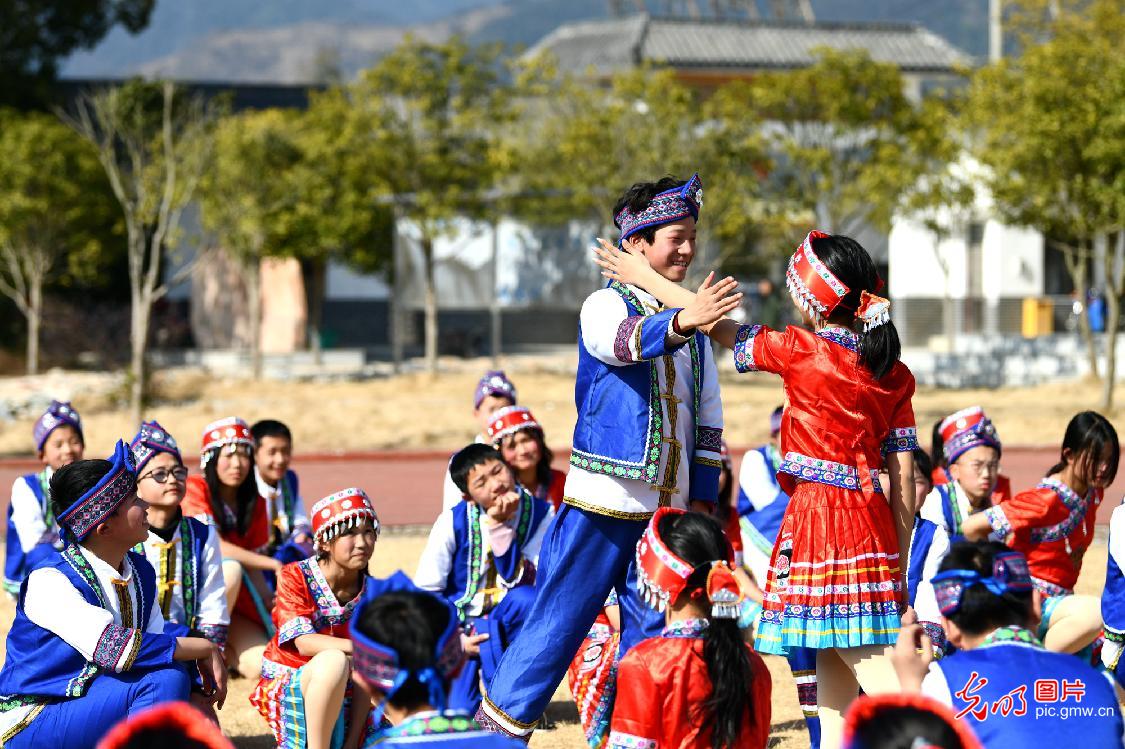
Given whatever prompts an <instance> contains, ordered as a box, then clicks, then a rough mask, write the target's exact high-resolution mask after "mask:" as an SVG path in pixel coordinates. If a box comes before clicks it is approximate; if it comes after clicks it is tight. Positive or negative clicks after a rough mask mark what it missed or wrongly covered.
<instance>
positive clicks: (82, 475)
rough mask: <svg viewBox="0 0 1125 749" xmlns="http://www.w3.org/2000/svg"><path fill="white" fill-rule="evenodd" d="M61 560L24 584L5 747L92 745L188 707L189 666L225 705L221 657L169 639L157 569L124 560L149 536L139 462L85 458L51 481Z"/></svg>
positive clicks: (0, 706)
mask: <svg viewBox="0 0 1125 749" xmlns="http://www.w3.org/2000/svg"><path fill="white" fill-rule="evenodd" d="M51 502H52V504H53V509H54V512H55V517H57V518H58V521H59V526H60V528H61V531H62V536H63V540H64V543H65V546H64V549H63V551H62V552H61V553H60V554H58V555H55V556H54V557H53V558H51V559H49V560H47V561H45V562H43V563H42V564H41V566H39V567H37V568H36V569H34V570H32V571H31V573H30V574H29V575H28V576H27V579H26V580H25V581H24V583H23V585H22V587H21V589H20V596H19V601H18V604H17V606H16V618H15V621H14V622H13V624H12V628H11V631H10V632H9V633H8V641H7V653H6V657H5V660H4V668H3V669H2V670H0V695H2V696H0V743H2V744H3V745H4V746H5V747H9V749H18V748H19V747H67V749H84V748H85V747H93V746H94V745H95V744H96V743H97V741H98V739H99V738H100V737H101V736H103V735H105V733H106V732H107V731H109V729H110V728H111V727H112V726H113V725H114V724H116V723H117V722H118V721H120V720H121V719H122V718H124V717H126V716H128V715H132V714H134V713H136V712H139V711H141V710H144V709H146V708H148V707H151V706H152V705H155V704H159V703H162V702H168V701H170V700H186V699H187V697H188V691H189V688H190V678H189V676H188V672H187V669H186V668H184V666H183V665H181V664H180V663H177V661H185V662H191V661H194V662H195V663H196V665H197V666H198V668H199V671H200V674H201V676H202V680H203V683H204V685H205V688H206V689H207V691H208V692H209V693H210V694H211V696H212V697H214V699H215V702H216V704H217V705H218V706H220V707H221V706H222V702H223V700H224V698H225V696H226V675H225V672H224V671H223V668H222V655H221V654H220V652H219V649H218V648H217V647H216V646H215V644H214V643H212V642H211V641H209V640H206V639H204V638H202V637H176V636H173V635H170V634H167V633H165V622H164V617H163V615H162V614H161V613H160V607H159V606H156V605H154V604H155V602H156V600H157V596H156V579H155V574H154V573H153V569H152V566H151V565H150V564H149V563H148V562H147V561H145V558H144V557H143V556H141V555H140V554H136V553H134V552H131V551H129V549H131V548H132V547H133V546H135V545H137V544H139V543H141V542H143V541H144V540H145V538H146V537H147V536H148V521H147V520H146V518H145V509H146V508H145V502H144V500H142V499H141V498H140V497H139V496H137V475H136V472H135V471H134V468H133V458H132V455H131V453H130V452H129V448H128V446H127V445H125V443H124V442H118V443H117V447H116V449H115V450H114V454H113V456H112V457H111V458H110V459H109V460H82V461H78V462H76V463H71V464H70V465H68V466H65V467H63V468H60V469H59V470H58V471H56V472H55V475H54V476H52V477H51Z"/></svg>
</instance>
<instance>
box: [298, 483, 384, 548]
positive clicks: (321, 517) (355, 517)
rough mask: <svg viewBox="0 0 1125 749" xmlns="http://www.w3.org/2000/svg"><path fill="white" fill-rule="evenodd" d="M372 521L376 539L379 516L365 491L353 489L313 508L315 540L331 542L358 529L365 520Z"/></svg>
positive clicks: (327, 499) (318, 503)
mask: <svg viewBox="0 0 1125 749" xmlns="http://www.w3.org/2000/svg"><path fill="white" fill-rule="evenodd" d="M365 518H366V519H368V520H370V521H371V526H372V528H374V529H375V538H376V539H377V538H378V537H379V516H378V515H376V514H375V508H374V507H372V506H371V499H370V498H369V497H368V496H367V493H366V492H365V491H363V489H357V488H355V487H351V488H349V489H344V490H343V491H339V492H336V493H335V494H330V495H328V496H327V497H325V498H324V499H321V500H319V501H317V503H316V504H315V505H313V508H312V531H313V538H315V539H316V540H317V541H325V542H327V541H331V540H332V539H334V538H335V537H336V536H338V535H340V533H342V532H343V531H346V530H349V529H351V528H355V527H357V526H358V525H359V524H360V522H361V521H362V520H364V519H365Z"/></svg>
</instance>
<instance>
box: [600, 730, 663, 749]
mask: <svg viewBox="0 0 1125 749" xmlns="http://www.w3.org/2000/svg"><path fill="white" fill-rule="evenodd" d="M657 746H658V744H657V743H656V739H649V738H645V737H644V736H634V735H633V734H631V733H624V732H622V731H611V732H610V734H609V743H608V747H609V749H656V748H657Z"/></svg>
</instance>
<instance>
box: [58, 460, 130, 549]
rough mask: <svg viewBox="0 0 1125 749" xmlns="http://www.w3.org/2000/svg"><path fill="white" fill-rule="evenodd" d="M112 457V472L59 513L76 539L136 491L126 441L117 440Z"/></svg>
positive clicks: (64, 524)
mask: <svg viewBox="0 0 1125 749" xmlns="http://www.w3.org/2000/svg"><path fill="white" fill-rule="evenodd" d="M109 460H110V463H112V467H111V468H110V470H109V472H108V473H106V475H105V476H103V477H102V478H101V479H99V480H98V483H97V484H95V485H94V487H93V488H92V489H90V490H89V491H88V492H86V493H85V494H83V495H82V496H81V497H79V498H78V500H77V501H76V502H75V503H74V504H72V505H71V506H70V507H68V508H66V511H65V512H63V513H62V514H60V515H59V525H61V526H62V527H63V528H64V529H65V530H66V531H67V533H68V535H69V536H71V537H72V538H73V539H74V540H75V541H82V540H83V539H85V538H86V536H88V535H90V532H91V531H93V530H94V528H96V527H97V526H98V524H99V523H101V522H102V521H104V520H105V519H106V518H107V517H109V515H110V514H112V513H113V512H114V511H115V510H116V509H117V508H118V507H120V506H121V503H122V502H124V501H125V500H126V499H127V498H128V497H129V496H131V495H135V494H136V489H137V474H136V473H135V472H134V470H133V454H132V453H131V452H129V448H128V447H127V446H126V445H125V443H124V442H122V441H121V440H118V441H117V446H116V448H114V452H113V455H112V456H110V459H109Z"/></svg>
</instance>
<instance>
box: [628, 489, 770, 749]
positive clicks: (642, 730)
mask: <svg viewBox="0 0 1125 749" xmlns="http://www.w3.org/2000/svg"><path fill="white" fill-rule="evenodd" d="M672 514H684V511H683V510H676V509H672V508H668V507H664V508H661V509H659V510H657V511H656V514H655V515H653V517H652V520H651V521H649V525H648V528H647V529H646V530H645V533H644V536H642V537H641V540H640V542H639V543H638V544H637V579H638V585H639V587H640V590H641V593H642V595H643V596H644V598H645V600H646V602H647V603H648V604H649V605H650V606H652V607H653V608H657V609H659V610H661V611H663V610H664V609H665V608H667V607H668V606H669V605H671V604H672V603H673V602H674V601H675V600H676V599H677V598H678V597H679V596H680V594H681V592H683V590H684V588H685V587H686V584H687V581H688V578H690V577H691V576H692V574H694V573H695V571H696V569H697V568H696V567H693V566H692V565H691V564H689V563H688V562H686V561H684V560H683V559H681V558H680V557H678V556H676V555H675V554H674V553H673V552H672V550H671V549H670V548H669V547H668V546H667V545H666V544H665V543H664V541H663V539H662V538H661V537H660V534H659V526H660V521H661V519H663V518H664V517H665V516H666V515H672ZM704 564H705V565H707V566H710V568H711V571H710V573H709V574H708V576H707V585H706V589H705V590H704V592H705V593H706V601H707V602H708V603H710V604H711V618H713V619H736V618H737V617H738V611H739V605H740V604H741V602H742V600H743V598H744V595H743V593H742V591H741V589H740V588H739V586H738V582H737V580H736V579H735V577H734V575H733V571H732V568H731V566H730V560H714V561H711V562H705V563H704ZM701 566H702V565H701ZM710 626H711V621H710V620H709V619H687V620H680V621H675V622H672V623H670V624H669V625H668V626H666V627H665V628H664V631H663V632H662V633H661V635H660V636H659V637H650V638H649V639H647V640H644V641H642V642H641V643H640V644H638V645H636V646H635V647H633V649H631V650H630V651H629V652H628V653H626V655H625V657H624V658H623V659H622V661H621V663H620V665H619V666H618V671H617V678H618V680H619V683H620V684H622V685H623V686H624V687H625V688H624V689H622V690H620V691H619V692H618V694H617V699H616V703H615V704H614V706H613V722H612V730H611V732H610V735H609V749H658V747H676V748H677V749H710V747H711V738H712V737H711V733H712V728H713V723H714V715H713V713H712V711H710V710H707V709H703V708H704V706H705V705H706V704H707V702H708V700H710V699H711V696H712V692H713V687H712V683H711V677H710V676H709V675H708V672H707V662H706V660H705V659H704V657H703V646H704V637H705V635H706V631H707V629H708V627H710ZM746 657H747V659H748V660H749V662H750V672H751V678H750V683H749V685H748V686H747V690H748V692H749V696H750V700H749V706H748V707H747V709H746V710H744V712H743V714H742V722H741V726H740V730H739V735H738V737H737V739H736V740H735V741H734V743H733V744H732V745H731V746H732V747H737V748H738V749H759V748H762V747H765V745H766V742H767V741H768V740H769V730H770V710H771V706H770V693H771V690H772V686H773V685H772V682H771V679H770V673H769V669H767V668H766V664H765V661H763V660H762V657H761V656H760V655H758V654H757V653H755V652H754V649H753V647H751V646H750V645H749V644H747V645H746Z"/></svg>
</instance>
